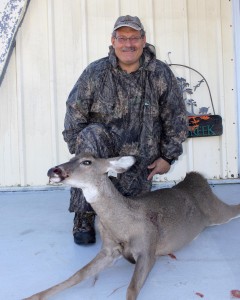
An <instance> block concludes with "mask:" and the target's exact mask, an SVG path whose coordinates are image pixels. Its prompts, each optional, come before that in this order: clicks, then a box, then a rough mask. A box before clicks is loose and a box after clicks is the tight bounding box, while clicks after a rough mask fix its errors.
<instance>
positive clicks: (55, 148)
mask: <svg viewBox="0 0 240 300" xmlns="http://www.w3.org/2000/svg"><path fill="white" fill-rule="evenodd" d="M231 5H232V2H231V1H226V0H221V1H220V0H191V1H186V0H172V1H169V0H152V1H146V0H131V1H129V0H71V1H65V0H34V1H31V2H30V5H29V8H28V11H27V14H26V16H25V19H24V22H23V24H22V26H21V28H20V29H19V32H18V35H17V41H16V42H17V43H16V48H15V51H14V53H13V55H12V57H11V60H10V63H9V66H8V69H7V72H6V74H5V78H4V80H3V83H2V85H1V87H0V166H1V172H0V186H11V185H22V186H25V185H44V184H46V183H47V180H48V179H47V176H46V172H47V170H48V168H49V167H51V166H53V165H55V164H57V163H59V162H63V161H65V160H66V159H68V158H69V157H70V155H69V153H68V150H67V146H66V144H65V143H64V142H63V139H62V134H61V132H62V130H63V119H64V114H65V101H66V99H67V96H68V94H69V92H70V90H71V88H72V86H73V84H74V83H75V81H76V80H77V78H78V76H79V75H80V73H81V72H82V70H83V69H84V68H85V67H86V65H87V64H88V63H90V62H91V61H93V60H96V59H98V58H101V57H103V56H106V55H107V53H108V46H109V44H110V36H111V32H112V28H113V24H114V22H115V20H116V18H117V17H118V16H119V15H126V14H130V15H137V16H139V17H140V18H141V20H142V22H143V24H144V25H145V29H146V32H147V39H148V42H150V43H152V44H154V45H155V46H156V49H157V56H158V58H159V59H161V60H163V61H165V60H166V61H168V53H169V52H171V54H170V59H171V61H172V63H180V64H186V65H188V66H191V67H193V68H195V69H197V70H198V71H199V72H201V73H202V74H203V75H204V76H205V77H206V79H207V81H208V83H209V85H210V88H211V92H212V96H213V102H214V106H215V111H216V113H217V114H220V115H221V116H222V117H223V126H224V134H223V135H222V136H221V137H206V138H196V139H188V141H187V142H186V143H184V155H182V156H181V158H180V160H179V161H178V162H177V163H176V164H175V165H174V167H173V168H172V171H171V172H170V173H169V174H168V175H166V176H161V177H160V180H177V179H180V178H181V177H183V176H184V175H185V173H186V172H187V171H190V170H197V171H200V172H203V173H204V174H205V175H206V176H207V177H208V178H211V179H213V178H237V176H238V170H237V169H238V167H237V166H238V161H237V156H238V135H237V110H236V94H235V91H234V76H235V75H234V55H233V54H234V52H233V27H232V7H231ZM174 72H175V73H176V74H177V75H178V76H184V77H185V78H186V79H187V80H188V82H190V84H191V86H194V85H195V84H196V83H197V82H198V80H199V77H198V76H197V75H196V74H195V73H194V72H189V71H188V70H184V69H182V68H174ZM194 97H195V98H194V99H196V101H197V104H198V107H201V106H206V107H208V106H210V99H209V95H208V92H207V89H206V85H205V86H204V85H202V86H201V88H199V89H198V90H197V91H196V93H195V94H194Z"/></svg>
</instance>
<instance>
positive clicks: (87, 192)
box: [65, 178, 99, 203]
mask: <svg viewBox="0 0 240 300" xmlns="http://www.w3.org/2000/svg"><path fill="white" fill-rule="evenodd" d="M65 183H66V184H67V185H70V186H72V187H76V188H80V189H82V191H83V195H84V197H85V198H86V200H87V202H89V203H93V202H95V201H96V196H97V195H98V194H99V191H98V189H97V188H96V186H95V185H94V184H92V183H91V182H87V183H84V186H83V185H82V184H79V181H78V180H74V179H70V178H69V179H68V180H67V181H66V182H65Z"/></svg>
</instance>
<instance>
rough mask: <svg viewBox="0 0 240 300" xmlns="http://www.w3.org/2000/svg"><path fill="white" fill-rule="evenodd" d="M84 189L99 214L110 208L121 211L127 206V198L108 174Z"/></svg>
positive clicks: (85, 194) (89, 201)
mask: <svg viewBox="0 0 240 300" xmlns="http://www.w3.org/2000/svg"><path fill="white" fill-rule="evenodd" d="M82 190H83V194H84V196H85V198H86V201H87V202H88V203H90V204H91V206H92V207H93V209H94V210H95V211H96V213H97V214H98V215H99V214H101V212H104V211H105V212H106V210H108V209H110V208H111V210H112V209H113V210H114V211H118V212H119V213H120V212H121V211H122V210H125V209H126V207H127V199H126V198H125V197H124V196H123V195H122V194H121V193H120V192H119V191H118V190H117V189H116V188H115V187H114V185H113V183H112V182H111V180H110V179H109V178H108V177H107V176H104V177H102V178H100V179H99V180H98V181H96V182H91V183H89V184H88V186H86V187H84V188H82Z"/></svg>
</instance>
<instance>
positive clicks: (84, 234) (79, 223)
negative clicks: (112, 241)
mask: <svg viewBox="0 0 240 300" xmlns="http://www.w3.org/2000/svg"><path fill="white" fill-rule="evenodd" d="M94 220H95V213H94V212H84V213H75V217H74V227H73V237H74V242H75V243H76V244H78V245H87V244H93V243H95V242H96V233H95V229H94Z"/></svg>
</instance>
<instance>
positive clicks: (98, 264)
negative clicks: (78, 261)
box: [24, 248, 121, 300]
mask: <svg viewBox="0 0 240 300" xmlns="http://www.w3.org/2000/svg"><path fill="white" fill-rule="evenodd" d="M120 256H121V255H120V252H119V250H118V249H117V248H116V249H113V250H112V249H111V251H110V249H102V250H101V251H100V252H99V253H98V254H97V256H96V257H95V258H94V259H93V260H92V261H90V262H89V263H88V264H87V265H86V266H84V267H83V268H82V269H80V270H79V271H77V272H76V273H75V274H74V275H72V276H71V277H69V278H68V279H67V280H65V281H63V282H61V283H59V284H57V285H54V286H52V287H50V288H49V289H47V290H44V291H42V292H40V293H37V294H35V295H33V296H31V297H29V298H26V299H24V300H45V299H48V297H50V296H52V295H55V294H57V293H59V292H60V291H63V290H65V289H67V288H70V287H72V286H74V285H76V284H78V283H80V282H81V281H83V280H84V279H87V278H89V277H91V276H94V275H96V274H98V273H99V272H100V271H102V270H103V269H105V268H106V267H107V266H109V265H110V264H112V263H113V262H114V260H116V259H117V258H119V257H120Z"/></svg>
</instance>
